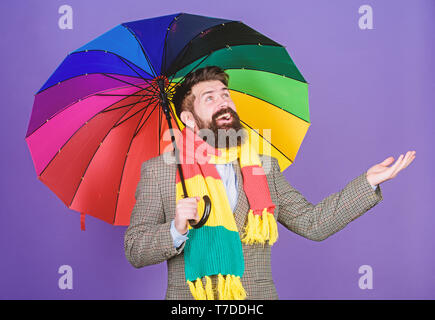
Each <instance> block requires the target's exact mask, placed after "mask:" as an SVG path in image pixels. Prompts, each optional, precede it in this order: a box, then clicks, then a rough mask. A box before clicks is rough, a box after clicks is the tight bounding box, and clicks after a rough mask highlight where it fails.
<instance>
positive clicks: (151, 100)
mask: <svg viewBox="0 0 435 320" xmlns="http://www.w3.org/2000/svg"><path fill="white" fill-rule="evenodd" d="M154 101H156V100H155V99H154V100H153V99H149V103H148V105H146V106H145V107H143V108H141V109H139V110H138V111H136V112H135V113H133V114H132V115H131V116H129V117H128V118H126V119H124V120H122V121H121V122H120V123H117V124H115V125H114V126H113V128H116V127H117V126H119V125H121V124H123V123H124V122H125V121H127V120H128V119H130V118H132V117H134V116H135V115H136V114H138V113H139V112H141V111H142V110H146V109H148V107H149V106H150V104H151V103H152V102H154ZM140 102H143V101H140Z"/></svg>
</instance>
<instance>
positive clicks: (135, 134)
mask: <svg viewBox="0 0 435 320" xmlns="http://www.w3.org/2000/svg"><path fill="white" fill-rule="evenodd" d="M158 105H159V103H156V105H155V106H154V108H153V110H151V112H150V113H149V114H148V117H147V118H146V119H145V121H144V122H143V123H142V125H141V126H140V128H139V129H138V130H137V131H136V132H135V133H134V135H133V138H134V137H136V136H137V135H138V133H139V131H140V130H141V129H142V128H143V126H144V125H145V123H146V122H147V121H148V119H149V117H150V116H151V114H152V113H153V112H154V110H156V107H157V106H158Z"/></svg>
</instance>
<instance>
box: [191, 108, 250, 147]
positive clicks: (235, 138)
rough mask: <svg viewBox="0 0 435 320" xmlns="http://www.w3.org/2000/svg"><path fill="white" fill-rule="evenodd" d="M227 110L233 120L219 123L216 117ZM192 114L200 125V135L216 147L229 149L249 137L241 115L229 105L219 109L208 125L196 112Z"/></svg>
mask: <svg viewBox="0 0 435 320" xmlns="http://www.w3.org/2000/svg"><path fill="white" fill-rule="evenodd" d="M227 112H228V113H229V114H230V115H231V116H232V119H231V122H230V123H226V124H223V125H219V124H218V123H217V121H216V119H217V118H218V117H219V116H221V115H223V114H225V113H227ZM192 114H193V117H194V118H195V121H196V123H197V125H198V129H199V131H198V136H200V137H201V138H203V139H204V141H206V142H207V143H208V144H209V145H211V146H213V147H215V148H226V149H228V148H231V147H235V146H240V145H242V143H244V142H245V140H246V137H247V134H246V129H244V128H243V127H242V124H241V123H240V118H239V115H238V114H237V113H236V112H235V111H234V110H233V109H231V108H229V107H228V108H226V109H222V110H220V111H218V112H217V113H216V114H214V115H213V117H212V119H211V121H210V123H209V124H208V125H207V124H206V123H204V121H202V120H201V119H199V117H198V116H197V115H196V113H195V112H192Z"/></svg>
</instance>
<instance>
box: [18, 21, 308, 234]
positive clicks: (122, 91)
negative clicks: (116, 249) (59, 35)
mask: <svg viewBox="0 0 435 320" xmlns="http://www.w3.org/2000/svg"><path fill="white" fill-rule="evenodd" d="M208 65H217V66H219V67H221V68H222V69H224V70H225V71H226V72H227V73H228V74H229V76H230V81H229V89H230V92H231V97H232V99H233V100H234V102H235V104H236V106H237V111H238V114H239V116H240V119H241V122H242V124H243V126H244V127H245V128H246V129H248V130H249V131H251V134H254V135H257V136H258V137H259V140H260V145H261V146H262V147H263V148H264V146H265V145H267V146H269V147H270V152H271V155H272V156H274V157H276V158H277V159H278V161H279V164H280V167H281V170H285V169H286V168H287V167H288V166H289V165H290V164H291V163H292V162H293V161H294V159H295V157H296V154H297V152H298V150H299V147H300V145H301V143H302V141H303V138H304V136H305V134H306V132H307V130H308V127H309V126H310V119H309V109H308V84H307V82H306V81H305V79H304V78H303V76H302V75H301V73H300V72H299V71H298V69H297V67H296V66H295V64H294V63H293V61H292V59H291V58H290V56H289V54H288V53H287V51H286V49H285V48H284V47H283V46H282V45H280V44H278V43H277V42H275V41H273V40H271V39H269V38H268V37H266V36H265V35H262V34H261V33H259V32H257V31H255V30H254V29H252V28H250V27H248V26H247V25H245V24H243V23H242V22H240V21H232V20H226V19H219V18H211V17H204V16H199V15H192V14H186V13H180V14H174V15H168V16H162V17H157V18H152V19H144V20H138V21H132V22H127V23H122V24H120V25H118V26H116V27H114V28H113V29H111V30H109V31H108V32H106V33H104V34H102V35H101V36H99V37H97V38H96V39H94V40H92V41H91V42H89V43H87V44H85V45H84V46H82V47H80V48H78V49H77V50H75V51H73V52H71V53H70V54H69V55H68V56H67V57H66V58H65V59H64V60H63V61H62V63H61V64H60V65H59V67H58V68H57V69H56V70H55V71H54V73H53V74H52V75H51V76H50V78H49V79H48V80H47V82H45V84H44V85H43V86H42V88H41V89H40V90H39V91H38V92H37V93H36V95H35V100H34V104H33V109H32V114H31V118H30V122H29V126H28V130H27V134H26V138H25V139H26V141H27V144H28V147H29V149H30V152H31V155H32V159H33V163H34V165H35V170H36V173H37V175H38V179H40V180H41V181H42V182H43V183H44V184H45V185H47V186H48V187H49V188H50V189H51V190H52V191H53V192H54V193H55V194H56V195H57V196H58V197H59V198H60V199H61V200H62V201H63V203H64V204H65V205H66V206H67V207H69V208H71V209H73V210H76V211H78V212H80V213H81V214H82V218H84V215H85V214H89V215H91V216H94V217H96V218H99V219H101V220H103V221H106V222H108V223H110V224H114V225H128V224H129V221H130V213H131V211H132V209H133V207H134V204H135V197H134V195H135V191H136V187H137V184H138V181H139V178H140V167H141V164H142V163H143V162H144V161H146V160H148V159H150V158H152V157H155V156H157V155H159V154H161V153H162V152H163V151H165V150H169V149H168V148H170V147H171V141H167V139H163V133H164V132H165V130H167V129H169V128H170V127H174V128H176V127H177V128H178V129H180V130H181V129H182V128H183V124H182V123H181V121H180V120H179V119H178V118H177V117H176V115H175V112H174V108H173V105H172V104H171V102H170V101H171V97H172V93H173V91H174V87H175V86H176V85H177V83H180V82H181V81H182V80H183V79H184V77H185V76H186V75H187V74H188V73H190V72H192V71H194V70H196V69H197V68H201V67H205V66H208ZM164 101H166V103H163V102H164ZM165 118H166V119H165ZM265 129H270V130H271V131H270V132H271V133H273V134H271V135H270V136H267V137H266V136H264V135H262V132H263V131H262V130H265ZM172 143H173V144H174V140H172ZM82 222H84V219H82ZM82 226H83V224H82Z"/></svg>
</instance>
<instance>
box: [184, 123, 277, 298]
mask: <svg viewBox="0 0 435 320" xmlns="http://www.w3.org/2000/svg"><path fill="white" fill-rule="evenodd" d="M182 138H183V143H182V146H180V147H179V150H180V153H179V156H180V158H179V159H180V162H181V167H182V170H183V175H184V179H185V184H186V189H187V191H188V193H189V196H191V197H193V196H200V197H201V201H200V202H199V203H198V213H199V215H200V216H201V215H202V212H203V211H204V201H203V200H202V196H203V195H208V196H209V197H210V200H211V211H210V216H209V219H208V221H207V223H206V224H205V225H204V226H203V227H201V228H198V229H193V228H192V227H190V226H189V240H187V241H186V245H185V247H184V262H185V276H186V281H187V284H188V285H189V288H190V291H191V293H192V295H193V297H194V298H195V299H207V300H213V299H215V298H218V299H220V300H224V299H225V300H226V299H230V300H239V299H240V300H242V299H245V298H246V292H245V289H244V288H243V286H242V282H241V277H242V275H243V272H244V269H245V265H244V259H243V252H242V243H241V241H243V243H245V244H254V243H261V244H265V243H266V241H268V244H269V245H273V243H274V242H275V241H276V240H277V237H278V231H277V225H276V220H275V218H274V216H273V213H274V209H275V205H274V204H273V202H272V200H271V198H270V193H269V187H268V184H267V179H266V175H265V174H264V170H263V168H262V167H261V162H260V159H259V157H258V153H257V152H256V151H255V150H254V149H253V148H252V147H251V146H250V144H249V143H248V142H247V141H248V140H249V139H246V141H245V143H243V144H242V145H241V146H236V147H232V148H230V149H225V148H219V149H215V148H213V147H211V146H210V145H209V144H208V143H206V142H205V141H204V140H202V139H201V138H200V137H199V136H198V135H197V134H195V133H194V132H193V131H192V130H191V129H189V128H187V127H185V128H184V129H183V131H182ZM235 159H239V163H240V167H241V172H242V176H243V189H244V191H245V193H246V197H247V199H248V201H249V205H250V210H249V212H248V219H247V225H246V226H245V230H244V234H243V237H242V240H241V236H240V235H239V232H238V230H237V226H236V221H235V219H234V214H233V212H232V210H231V207H230V204H229V201H228V197H227V195H226V191H225V186H224V184H223V182H222V180H221V177H220V175H219V173H218V172H217V169H216V167H215V165H214V164H218V163H219V164H220V163H229V162H232V161H234V160H235ZM182 198H183V189H182V185H181V182H180V176H179V173H178V170H177V175H176V201H177V202H178V200H180V199H182ZM211 275H217V276H218V284H217V288H214V289H213V288H212V282H211V279H210V277H209V276H211ZM203 278H205V288H204V285H203V282H202V279H203ZM216 289H217V294H216V296H217V297H215V291H216Z"/></svg>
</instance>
